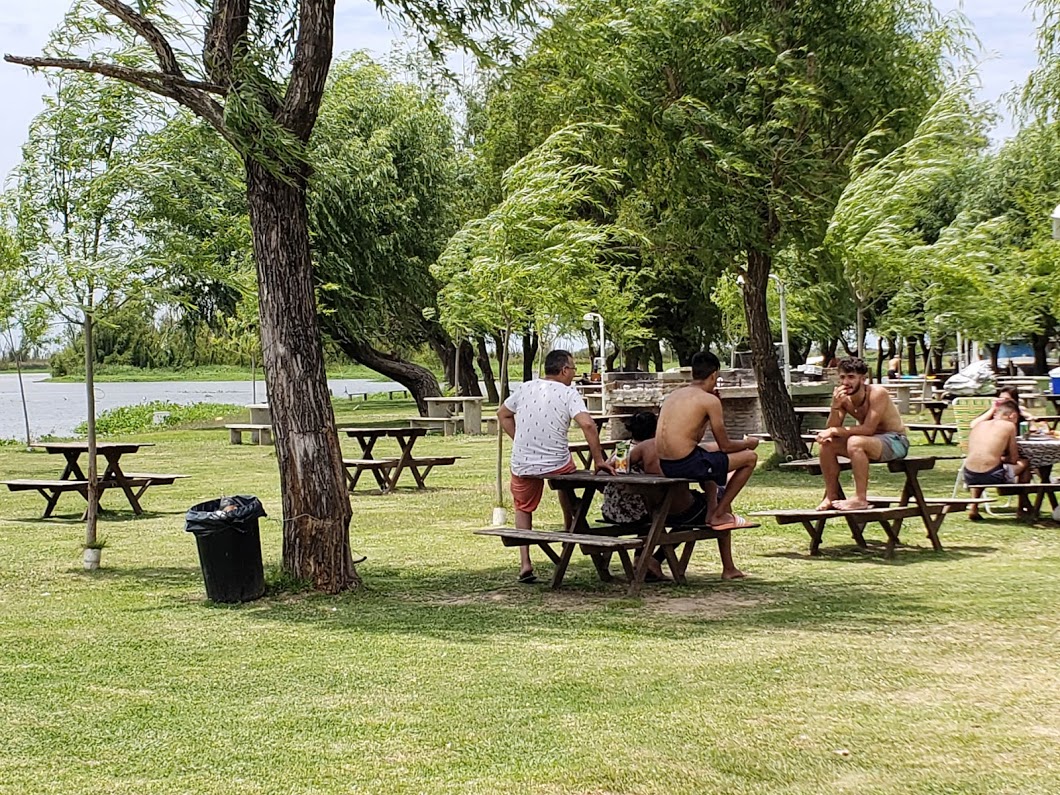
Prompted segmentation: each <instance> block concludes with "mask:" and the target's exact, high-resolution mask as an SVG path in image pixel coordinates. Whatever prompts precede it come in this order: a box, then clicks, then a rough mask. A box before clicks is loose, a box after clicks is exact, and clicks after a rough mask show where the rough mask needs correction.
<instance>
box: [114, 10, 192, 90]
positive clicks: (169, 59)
mask: <svg viewBox="0 0 1060 795" xmlns="http://www.w3.org/2000/svg"><path fill="white" fill-rule="evenodd" d="M96 4H97V5H99V6H100V7H102V8H103V9H104V10H106V11H109V12H110V13H111V14H113V15H114V16H116V17H117V18H118V19H120V20H121V21H122V22H124V23H125V24H126V25H128V26H129V27H130V28H132V29H133V30H135V31H136V32H137V33H139V34H140V35H141V36H143V37H144V40H145V41H146V42H147V43H148V44H150V45H151V49H152V50H154V51H155V55H157V56H158V65H159V66H161V67H162V71H163V72H165V73H166V74H167V75H173V76H175V77H184V72H183V71H182V70H181V68H180V64H179V63H177V56H176V55H174V54H173V48H172V47H171V46H170V45H169V42H168V41H167V40H166V37H165V36H163V35H162V31H160V30H159V29H158V27H157V26H156V25H155V23H154V22H152V21H151V20H149V19H148V18H147V17H145V16H143V15H141V14H139V13H137V12H136V11H134V10H133V9H132V8H130V7H129V6H127V5H125V3H122V2H121V1H120V0H96Z"/></svg>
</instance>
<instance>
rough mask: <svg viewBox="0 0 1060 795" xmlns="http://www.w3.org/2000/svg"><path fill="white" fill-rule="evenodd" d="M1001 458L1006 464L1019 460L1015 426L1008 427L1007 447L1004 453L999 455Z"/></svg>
mask: <svg viewBox="0 0 1060 795" xmlns="http://www.w3.org/2000/svg"><path fill="white" fill-rule="evenodd" d="M1010 424H1011V423H1010ZM1001 460H1002V461H1003V462H1004V463H1006V464H1015V463H1016V462H1017V461H1019V460H1020V448H1019V445H1018V444H1016V429H1015V427H1013V428H1010V429H1009V432H1008V449H1006V450H1005V455H1003V456H1002V457H1001Z"/></svg>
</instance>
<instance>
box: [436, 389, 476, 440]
mask: <svg viewBox="0 0 1060 795" xmlns="http://www.w3.org/2000/svg"><path fill="white" fill-rule="evenodd" d="M485 400H486V398H484V397H474V396H472V395H465V396H463V397H432V398H424V402H425V403H426V404H427V416H428V417H433V418H436V419H445V418H449V417H455V416H456V415H458V414H459V415H460V417H461V419H463V421H464V433H466V434H472V435H477V434H481V433H482V403H483V402H484V401H485Z"/></svg>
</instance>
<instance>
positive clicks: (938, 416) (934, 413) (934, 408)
mask: <svg viewBox="0 0 1060 795" xmlns="http://www.w3.org/2000/svg"><path fill="white" fill-rule="evenodd" d="M911 402H912V404H913V405H915V406H920V407H921V408H922V409H926V410H927V411H929V412H931V419H933V420H934V421H935V424H936V425H941V424H942V413H943V412H944V411H945V410H946V409H947V408H949V405H950V404H949V403H947V402H946V401H945V400H913V401H911Z"/></svg>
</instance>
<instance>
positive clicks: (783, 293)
mask: <svg viewBox="0 0 1060 795" xmlns="http://www.w3.org/2000/svg"><path fill="white" fill-rule="evenodd" d="M769 278H770V279H773V280H774V281H775V282H776V283H777V293H778V294H779V295H780V346H781V348H783V353H784V386H785V387H786V388H787V390H788V392H789V393H790V392H791V367H790V362H789V361H788V357H789V356H791V349H790V348H788V298H787V290H785V289H784V282H783V280H781V278H780V277H779V276H777V275H776V274H775V273H771V274H769ZM736 283H737V284H739V285H740V286H743V285H744V284H745V282H744V279H743V276H737V277H736Z"/></svg>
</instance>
